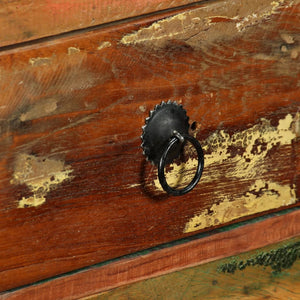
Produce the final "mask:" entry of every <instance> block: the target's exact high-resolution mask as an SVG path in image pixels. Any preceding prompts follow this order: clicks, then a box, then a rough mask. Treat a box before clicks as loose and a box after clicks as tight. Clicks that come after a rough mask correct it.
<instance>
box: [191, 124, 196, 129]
mask: <svg viewBox="0 0 300 300" xmlns="http://www.w3.org/2000/svg"><path fill="white" fill-rule="evenodd" d="M196 128H197V122H193V123H192V125H191V129H192V130H196Z"/></svg>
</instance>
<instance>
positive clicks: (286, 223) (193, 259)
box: [0, 210, 300, 300]
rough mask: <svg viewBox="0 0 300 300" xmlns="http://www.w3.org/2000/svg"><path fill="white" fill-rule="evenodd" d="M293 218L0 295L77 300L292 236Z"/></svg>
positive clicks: (298, 229)
mask: <svg viewBox="0 0 300 300" xmlns="http://www.w3.org/2000/svg"><path fill="white" fill-rule="evenodd" d="M299 217H300V211H299V210H298V211H295V212H291V213H288V214H286V215H282V216H277V217H273V218H269V219H266V220H264V221H260V222H257V223H253V224H248V225H244V226H241V227H238V228H236V229H233V230H230V231H226V232H221V233H217V234H214V235H211V236H207V237H203V238H201V239H197V240H194V241H190V242H188V243H184V244H181V245H176V246H173V247H171V248H165V249H160V250H156V251H152V252H150V253H148V254H143V255H137V256H135V257H132V258H126V259H120V260H119V261H115V262H112V263H109V264H106V265H103V266H100V267H96V266H95V267H93V268H90V269H88V270H85V271H81V272H78V273H75V274H72V275H68V276H63V277H60V278H56V279H53V280H51V281H48V282H44V283H40V284H37V285H33V286H29V287H26V288H23V289H20V290H17V291H14V292H11V293H4V294H3V295H2V296H0V298H1V299H3V300H4V299H11V300H13V299H44V298H46V299H78V298H80V297H84V296H88V295H93V294H97V293H100V292H102V291H107V290H109V289H113V288H117V287H120V286H124V285H128V284H130V283H134V282H138V281H141V280H144V279H149V278H152V277H158V276H162V275H164V274H169V273H172V272H175V271H179V270H183V269H187V268H189V267H194V266H198V265H202V264H205V263H208V262H212V261H215V260H219V259H222V258H224V257H229V256H233V255H239V254H240V253H243V252H248V251H252V250H254V249H258V248H262V247H265V246H267V245H271V244H273V243H279V242H282V241H284V240H288V239H291V238H293V237H297V236H299V235H300V224H299V221H298V220H299ZM212 275H213V276H214V275H215V273H214V274H212ZM205 280H206V279H205ZM125 290H126V289H125ZM121 291H122V290H121Z"/></svg>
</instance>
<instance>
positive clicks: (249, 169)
mask: <svg viewBox="0 0 300 300" xmlns="http://www.w3.org/2000/svg"><path fill="white" fill-rule="evenodd" d="M298 118H299V117H298V114H297V115H296V117H295V119H293V117H292V115H290V114H288V115H286V116H285V118H284V119H281V120H279V123H278V126H277V127H274V126H272V125H271V123H270V121H269V120H266V119H261V122H260V123H259V124H256V125H254V126H253V127H251V128H249V129H246V130H244V131H241V132H237V133H234V134H233V135H230V134H228V133H227V132H225V131H224V130H220V131H216V132H214V133H212V134H211V135H210V136H208V138H207V139H206V140H204V141H201V145H202V148H203V151H204V153H205V160H204V166H205V167H204V172H203V175H202V177H201V181H200V182H202V183H204V182H212V181H213V180H221V177H223V178H224V177H226V178H228V179H233V178H237V179H241V178H242V179H254V178H257V176H259V175H262V174H263V173H264V172H265V169H264V168H262V166H263V163H264V160H265V158H266V156H267V154H268V152H269V151H270V150H272V149H274V148H275V147H278V145H279V146H284V145H291V143H292V141H293V139H295V138H296V136H297V135H296V133H297V130H299V129H298V125H297V126H296V125H295V124H298V122H299V121H298ZM223 163H226V164H229V165H230V166H232V167H230V168H229V169H228V170H227V172H226V173H225V174H219V173H218V172H209V171H208V170H209V168H208V167H209V166H213V165H221V164H223ZM197 164H198V162H197V160H196V159H189V160H188V161H187V162H186V163H183V164H180V165H176V164H171V165H170V169H171V170H172V171H171V172H167V173H166V174H165V175H166V179H167V182H168V184H169V185H170V186H178V187H182V186H184V185H186V184H188V183H189V182H191V180H192V179H193V177H194V174H195V169H196V167H197ZM183 173H184V176H182V174H183ZM154 185H155V187H156V189H157V190H159V191H162V187H161V186H160V183H159V180H158V179H156V180H155V181H154Z"/></svg>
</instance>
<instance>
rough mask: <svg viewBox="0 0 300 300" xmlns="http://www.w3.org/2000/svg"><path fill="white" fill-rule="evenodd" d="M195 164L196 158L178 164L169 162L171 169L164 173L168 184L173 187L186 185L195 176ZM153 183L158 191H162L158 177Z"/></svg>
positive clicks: (196, 163) (196, 162)
mask: <svg viewBox="0 0 300 300" xmlns="http://www.w3.org/2000/svg"><path fill="white" fill-rule="evenodd" d="M197 165H198V160H197V159H189V160H188V161H187V162H185V163H183V164H180V165H176V164H171V169H172V170H171V171H170V172H167V173H166V174H165V176H166V180H167V182H168V184H169V185H170V186H171V187H173V188H175V187H177V188H183V187H184V186H186V185H188V184H189V183H190V182H191V181H192V179H193V177H194V176H195V170H196V168H197ZM154 185H155V187H156V189H157V190H158V191H163V188H162V187H161V185H160V182H159V179H158V178H157V179H155V180H154Z"/></svg>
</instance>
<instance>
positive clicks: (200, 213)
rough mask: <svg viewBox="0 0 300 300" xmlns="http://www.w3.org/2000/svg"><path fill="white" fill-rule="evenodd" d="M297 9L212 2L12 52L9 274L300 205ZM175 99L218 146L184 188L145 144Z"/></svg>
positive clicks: (4, 59) (4, 252) (83, 261)
mask: <svg viewBox="0 0 300 300" xmlns="http://www.w3.org/2000/svg"><path fill="white" fill-rule="evenodd" d="M252 3H253V4H252ZM274 3H275V4H276V3H277V4H278V5H277V6H276V5H275V4H274ZM241 8H242V9H241ZM299 9H300V8H299V4H297V2H284V3H283V2H276V1H275V2H274V1H267V0H265V1H257V2H255V1H254V2H251V4H249V5H248V6H247V5H246V6H241V5H240V2H232V1H228V2H226V1H222V2H214V3H207V4H205V5H203V6H201V7H199V8H197V9H193V10H187V11H185V12H181V13H176V14H175V15H172V13H171V12H169V13H166V14H164V15H161V16H159V17H158V16H155V17H151V18H147V19H144V20H140V21H138V22H137V21H135V22H131V23H128V24H122V25H119V26H114V27H107V28H105V29H103V30H99V31H93V32H89V33H84V34H81V35H77V36H73V37H68V38H62V39H59V40H56V41H49V42H47V43H42V44H36V45H31V46H27V47H24V48H22V49H15V50H10V51H5V52H1V53H0V66H1V67H0V78H1V80H0V89H1V97H0V130H1V137H0V144H1V148H0V170H1V172H0V207H1V208H0V228H1V230H0V241H1V247H0V266H1V273H0V276H1V281H0V289H1V290H6V289H10V288H13V287H16V286H20V285H24V284H28V283H32V282H35V281H37V280H41V279H43V278H47V277H51V276H54V275H57V274H62V273H65V272H67V271H71V270H74V269H78V268H81V267H85V266H88V265H92V264H95V263H98V262H101V261H105V260H108V259H111V258H114V257H118V256H122V255H124V254H128V253H133V252H135V251H138V250H141V249H146V248H149V247H152V246H155V245H158V244H161V243H165V242H169V241H172V240H176V239H179V238H182V237H185V236H187V235H191V234H193V233H195V232H199V231H201V230H202V231H203V230H209V229H212V228H215V227H219V226H222V225H224V224H229V223H231V222H237V221H239V220H243V219H246V218H250V217H253V216H255V215H257V214H262V213H267V212H270V211H274V210H279V209H283V208H286V207H290V206H295V205H298V199H299V180H300V176H299V170H300V163H299V142H300V141H299V132H300V129H299V76H300V70H299V55H298V50H299V43H300V37H299V32H300V31H299V27H300V24H299V20H300V18H299V15H300V12H299ZM253 14H254V15H255V16H256V17H255V18H254V19H253V18H252V19H251V18H250V19H249V16H250V15H251V16H253ZM216 16H222V17H216ZM168 99H171V100H173V101H174V100H176V101H178V102H179V103H182V104H183V105H184V108H185V109H186V110H187V112H188V115H189V116H190V123H191V124H193V126H192V129H191V134H192V135H194V136H196V137H197V138H198V139H199V140H200V142H201V144H202V146H203V149H204V152H205V169H204V173H203V177H202V179H201V182H200V183H199V185H198V186H197V187H196V188H195V189H194V190H193V191H192V192H191V193H189V194H187V195H186V196H184V197H168V196H166V195H165V193H164V192H163V191H161V189H160V186H159V185H158V184H157V173H156V172H157V171H156V168H154V167H152V166H151V165H150V164H148V163H147V162H146V161H145V158H144V157H143V155H142V151H141V149H140V144H141V141H140V135H141V133H142V131H141V127H142V125H144V121H145V118H146V117H147V116H148V113H149V111H150V110H151V109H153V107H154V106H155V105H156V104H159V103H160V102H161V101H166V100H168ZM194 122H195V123H194ZM187 152H188V151H187ZM187 154H188V153H187ZM192 157H193V154H188V155H187V159H186V160H187V163H186V164H185V165H186V171H185V172H184V173H183V174H184V176H183V178H184V179H187V180H190V177H191V176H192V175H193V172H194V167H193V166H194V162H195V160H193V159H192ZM180 165H181V164H179V166H178V165H177V164H173V165H172V166H171V167H170V169H172V168H173V172H168V174H169V175H168V178H169V179H170V180H172V181H175V182H176V181H177V179H178V174H179V170H178V168H181V167H180ZM181 171H182V170H181ZM174 172H175V173H174ZM179 177H180V176H179ZM183 184H184V183H183Z"/></svg>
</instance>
